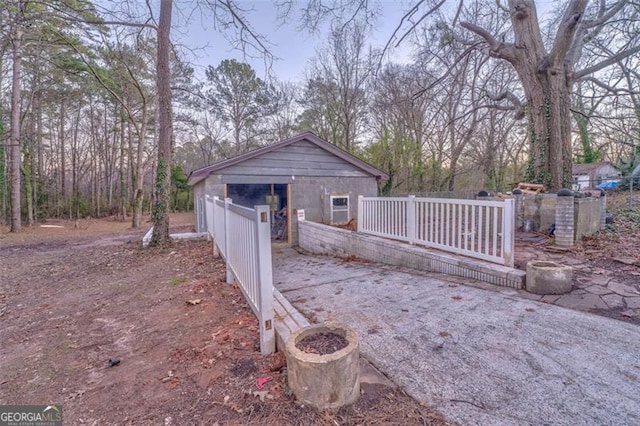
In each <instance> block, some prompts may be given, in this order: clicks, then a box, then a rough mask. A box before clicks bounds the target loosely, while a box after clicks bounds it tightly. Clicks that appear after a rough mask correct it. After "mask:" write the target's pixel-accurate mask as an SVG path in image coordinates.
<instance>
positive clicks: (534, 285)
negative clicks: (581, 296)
mask: <svg viewBox="0 0 640 426" xmlns="http://www.w3.org/2000/svg"><path fill="white" fill-rule="evenodd" d="M572 275H573V269H572V268H571V267H570V266H565V265H561V264H559V263H556V262H550V261H533V262H528V263H527V281H526V285H525V288H526V290H527V291H528V292H529V293H534V294H564V293H568V292H570V291H571V286H572V282H571V279H572Z"/></svg>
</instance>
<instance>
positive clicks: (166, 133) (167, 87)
mask: <svg viewBox="0 0 640 426" xmlns="http://www.w3.org/2000/svg"><path fill="white" fill-rule="evenodd" d="M171 7H172V0H162V2H161V3H160V21H159V23H158V49H157V55H158V56H157V61H156V86H157V92H158V109H159V115H158V117H159V120H158V121H159V123H158V125H159V133H158V166H157V167H158V169H157V173H156V184H155V192H156V200H155V203H154V205H153V214H152V216H153V236H152V237H151V245H154V246H157V245H161V244H165V243H168V242H170V238H169V196H170V193H171V142H172V138H173V135H172V133H173V123H172V114H171V70H170V68H169V53H170V49H171V37H170V31H171Z"/></svg>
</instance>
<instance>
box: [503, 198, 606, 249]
mask: <svg viewBox="0 0 640 426" xmlns="http://www.w3.org/2000/svg"><path fill="white" fill-rule="evenodd" d="M514 196H515V198H516V204H515V216H516V229H522V225H523V224H524V222H525V221H529V220H532V221H533V223H534V230H536V231H540V232H545V231H547V230H548V229H549V228H550V227H551V225H554V224H555V227H556V232H557V229H558V226H559V225H558V222H557V218H558V216H557V214H558V213H557V211H556V206H557V203H558V196H557V194H522V195H520V194H515V193H514ZM570 198H571V200H572V202H573V203H574V208H573V212H574V213H573V215H574V216H573V226H572V230H573V240H574V241H577V240H578V239H580V238H582V237H584V236H589V235H593V234H595V233H596V232H598V230H599V229H603V228H604V226H605V220H606V210H607V199H606V196H604V195H603V196H602V197H585V198H575V197H573V193H571V197H570ZM520 200H521V201H520ZM561 216H562V214H561ZM563 226H564V225H563Z"/></svg>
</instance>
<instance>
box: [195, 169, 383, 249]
mask: <svg viewBox="0 0 640 426" xmlns="http://www.w3.org/2000/svg"><path fill="white" fill-rule="evenodd" d="M282 179H283V177H279V178H276V177H272V179H270V178H269V177H266V176H265V177H262V179H261V182H262V183H282V182H281V181H282ZM286 179H287V180H289V182H290V191H291V200H290V206H289V212H290V216H289V221H290V222H291V223H290V225H289V230H290V231H291V243H292V244H293V245H297V244H298V226H297V220H298V219H297V211H298V210H299V209H302V210H304V211H305V219H306V220H309V221H312V222H318V223H325V224H329V223H330V221H331V195H348V196H349V218H350V219H355V218H357V216H358V195H363V196H365V197H374V196H376V195H377V194H378V185H377V182H376V179H375V178H374V177H371V176H367V177H326V176H322V177H316V176H294V178H293V179H291V176H288V177H287V178H286ZM272 180H275V181H277V182H272ZM224 181H231V182H229V183H243V182H246V183H255V182H256V176H238V175H236V176H233V177H231V178H230V176H226V175H211V176H209V177H208V178H207V179H205V180H204V181H202V182H199V183H198V184H196V185H195V186H194V193H195V197H194V198H195V199H197V198H198V197H202V199H203V200H204V194H205V190H206V194H207V195H209V196H212V197H213V196H218V197H219V198H224V196H225V183H223V182H224ZM195 203H196V204H195V208H196V209H198V208H199V205H198V202H197V201H196V202H195ZM202 205H203V206H204V202H203V204H202ZM196 217H198V212H197V211H196ZM205 230H206V227H203V229H198V232H204V231H205Z"/></svg>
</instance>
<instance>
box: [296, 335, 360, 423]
mask: <svg viewBox="0 0 640 426" xmlns="http://www.w3.org/2000/svg"><path fill="white" fill-rule="evenodd" d="M316 333H335V334H337V335H339V336H342V337H344V338H345V339H346V340H347V343H348V344H347V347H345V348H343V349H340V350H338V351H336V352H333V353H330V354H326V355H320V354H313V353H307V352H304V351H301V350H300V349H298V348H297V347H296V344H297V343H298V342H300V341H301V340H302V339H304V338H306V337H308V336H311V335H313V334H316ZM286 354H287V376H288V381H289V387H290V388H291V390H292V391H293V393H294V394H295V396H296V398H297V399H298V400H299V401H301V402H303V403H305V404H308V405H310V406H312V407H315V408H317V409H319V410H324V409H337V408H340V407H342V406H343V405H347V404H351V403H352V402H354V401H355V400H356V399H358V396H359V395H360V364H359V353H358V336H357V335H356V333H355V332H354V331H353V330H351V329H350V328H349V327H346V326H344V325H342V324H338V323H324V324H319V325H312V326H310V327H306V328H303V329H301V330H299V331H297V332H296V333H294V334H292V335H291V337H289V339H288V340H287V342H286Z"/></svg>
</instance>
